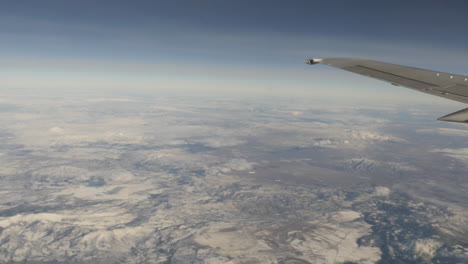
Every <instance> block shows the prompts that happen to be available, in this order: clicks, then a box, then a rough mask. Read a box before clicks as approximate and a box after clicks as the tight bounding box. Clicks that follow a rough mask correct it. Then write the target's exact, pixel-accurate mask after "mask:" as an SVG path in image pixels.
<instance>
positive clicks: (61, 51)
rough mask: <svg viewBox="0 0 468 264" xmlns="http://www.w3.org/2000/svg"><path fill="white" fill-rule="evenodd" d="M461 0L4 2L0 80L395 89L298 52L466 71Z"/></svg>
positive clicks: (181, 87) (64, 85)
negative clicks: (308, 61)
mask: <svg viewBox="0 0 468 264" xmlns="http://www.w3.org/2000/svg"><path fill="white" fill-rule="evenodd" d="M466 10H468V3H466V1H345V0H343V1H326V2H325V1H203V0H202V1H177V0H175V1H119V0H117V1H87V0H82V1H71V0H61V1H48V0H42V1H32V0H31V1H21V0H15V1H2V2H0V39H1V41H0V67H1V68H2V72H1V73H0V77H2V78H3V80H4V82H3V84H0V85H1V86H3V87H4V88H13V89H20V88H30V89H41V90H44V89H53V88H55V89H77V88H80V89H86V88H90V89H93V90H99V89H102V90H103V91H106V92H108V91H109V90H113V89H115V90H119V91H122V90H144V91H147V92H154V93H157V92H159V91H162V90H172V91H180V92H185V91H194V92H197V91H205V92H219V91H225V92H228V91H229V92H233V93H236V92H237V93H255V92H261V91H268V92H271V91H275V92H278V93H281V92H285V93H288V94H291V93H293V94H296V95H298V96H301V95H302V94H303V93H304V94H323V91H324V89H318V88H326V91H327V92H326V93H325V94H326V95H330V94H331V95H333V94H336V95H340V94H347V95H349V94H354V93H355V91H356V89H362V91H364V92H365V93H366V94H371V95H372V96H374V95H377V96H378V93H380V91H381V90H382V89H383V90H384V91H385V92H386V93H388V94H387V96H389V95H395V96H396V97H400V96H401V93H403V94H404V93H406V92H401V91H398V90H396V91H395V87H387V86H386V85H385V84H381V83H379V82H376V81H373V80H367V79H364V78H361V77H357V76H353V75H351V74H348V73H345V72H337V71H336V70H333V69H329V68H326V67H317V68H314V67H310V66H307V65H304V64H303V63H302V61H303V60H304V59H306V58H309V57H363V58H370V59H377V60H384V61H388V62H393V63H400V64H407V65H412V66H418V67H425V68H431V69H437V70H441V71H449V72H454V73H460V74H467V73H468V72H467V71H468V52H467V51H466V43H468V28H467V27H466V25H468V16H466V14H465V12H466ZM382 87H383V88H382ZM409 94H410V95H414V94H413V92H409ZM422 98H426V97H422ZM424 100H425V99H424ZM429 100H430V99H429Z"/></svg>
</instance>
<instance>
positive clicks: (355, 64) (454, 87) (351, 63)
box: [305, 58, 468, 123]
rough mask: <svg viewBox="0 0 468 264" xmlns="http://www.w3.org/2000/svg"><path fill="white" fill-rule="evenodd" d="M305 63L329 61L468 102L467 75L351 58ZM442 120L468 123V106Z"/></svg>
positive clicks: (329, 62) (380, 78)
mask: <svg viewBox="0 0 468 264" xmlns="http://www.w3.org/2000/svg"><path fill="white" fill-rule="evenodd" d="M305 63H307V64H325V65H328V66H332V67H335V68H339V69H342V70H345V71H349V72H353V73H357V74H360V75H364V76H367V77H370V78H374V79H378V80H381V81H385V82H389V83H391V84H393V85H397V86H403V87H407V88H410V89H414V90H417V91H420V92H423V93H428V94H432V95H436V96H440V97H444V98H447V99H451V100H455V101H458V102H462V103H467V104H468V77H467V76H462V75H457V74H450V73H444V72H436V71H430V70H425V69H419V68H414V67H408V66H402V65H396V64H390V63H384V62H379V61H371V60H363V59H351V58H333V59H310V60H306V61H305ZM439 120H441V121H449V122H460V123H468V108H467V109H464V110H461V111H458V112H455V113H452V114H449V115H446V116H443V117H441V118H439Z"/></svg>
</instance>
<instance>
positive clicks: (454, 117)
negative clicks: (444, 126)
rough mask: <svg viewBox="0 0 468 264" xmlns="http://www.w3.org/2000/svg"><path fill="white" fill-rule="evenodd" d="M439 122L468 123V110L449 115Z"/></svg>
mask: <svg viewBox="0 0 468 264" xmlns="http://www.w3.org/2000/svg"><path fill="white" fill-rule="evenodd" d="M437 120H440V121H447V122H457V123H468V108H466V109H463V110H460V111H458V112H455V113H451V114H448V115H446V116H443V117H441V118H439V119H437Z"/></svg>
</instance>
